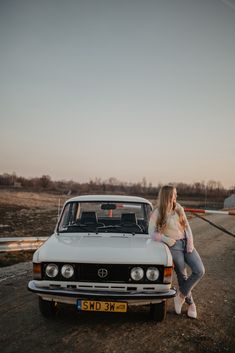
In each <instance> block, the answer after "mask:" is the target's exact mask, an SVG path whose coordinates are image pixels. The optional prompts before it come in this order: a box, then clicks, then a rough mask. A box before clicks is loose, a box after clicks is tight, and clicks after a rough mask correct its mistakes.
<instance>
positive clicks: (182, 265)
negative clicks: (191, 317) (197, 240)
mask: <svg viewBox="0 0 235 353" xmlns="http://www.w3.org/2000/svg"><path fill="white" fill-rule="evenodd" d="M177 243H178V242H177ZM174 248H175V249H174ZM170 250H171V254H172V258H173V261H174V265H175V272H176V275H177V279H178V283H179V289H180V292H181V293H182V294H183V295H184V296H185V297H186V298H187V300H186V302H187V303H188V304H192V303H193V299H192V295H191V290H192V289H193V288H194V287H195V285H196V284H197V283H198V282H199V281H200V279H201V278H202V277H203V275H204V273H205V268H204V266H203V263H202V260H201V258H200V256H199V254H198V252H197V251H196V249H194V250H193V252H192V253H185V252H184V249H183V244H182V247H181V246H180V243H178V244H177V246H176V247H172V248H170ZM186 263H187V264H188V266H189V267H190V269H191V271H192V273H191V275H190V276H189V277H188V276H187V271H186Z"/></svg>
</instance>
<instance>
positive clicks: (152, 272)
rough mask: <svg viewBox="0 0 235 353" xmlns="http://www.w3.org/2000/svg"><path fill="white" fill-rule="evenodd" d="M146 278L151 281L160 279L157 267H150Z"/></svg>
mask: <svg viewBox="0 0 235 353" xmlns="http://www.w3.org/2000/svg"><path fill="white" fill-rule="evenodd" d="M146 277H147V278H148V280H149V281H156V280H157V279H158V277H159V270H158V269H157V267H149V268H148V269H147V271H146Z"/></svg>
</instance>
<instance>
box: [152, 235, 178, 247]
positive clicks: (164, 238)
mask: <svg viewBox="0 0 235 353" xmlns="http://www.w3.org/2000/svg"><path fill="white" fill-rule="evenodd" d="M152 239H153V240H155V241H162V242H163V243H165V244H167V245H168V246H169V247H171V246H173V245H175V243H176V240H175V239H172V238H170V237H167V236H166V235H164V234H162V233H159V232H155V233H154V234H153V237H152Z"/></svg>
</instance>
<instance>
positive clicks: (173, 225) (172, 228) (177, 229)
mask: <svg viewBox="0 0 235 353" xmlns="http://www.w3.org/2000/svg"><path fill="white" fill-rule="evenodd" d="M176 208H177V211H178V212H179V213H181V214H182V215H183V217H184V218H185V222H186V228H185V230H184V229H183V228H182V226H181V224H180V223H179V215H178V213H177V212H175V211H173V212H170V213H169V214H168V215H167V220H166V227H165V229H164V234H161V233H159V232H157V230H156V222H157V218H158V209H157V208H156V209H155V210H154V211H153V212H152V214H151V217H150V220H149V228H148V232H149V235H150V236H151V238H152V239H153V240H156V241H163V242H165V243H166V244H167V245H169V246H171V245H170V244H171V243H174V242H171V241H168V239H169V238H170V239H174V240H179V239H183V238H184V237H185V235H186V238H187V252H192V251H193V249H194V245H193V234H192V230H191V228H190V225H189V222H188V220H187V217H186V215H185V212H184V209H183V207H182V206H181V205H180V204H178V203H177V204H176ZM170 239H169V240H170Z"/></svg>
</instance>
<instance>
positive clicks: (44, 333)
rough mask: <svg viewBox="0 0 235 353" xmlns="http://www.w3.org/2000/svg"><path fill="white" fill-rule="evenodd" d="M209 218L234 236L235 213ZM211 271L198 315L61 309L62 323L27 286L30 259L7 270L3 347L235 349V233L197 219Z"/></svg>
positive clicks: (101, 351) (136, 351) (197, 293)
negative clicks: (158, 316)
mask: <svg viewBox="0 0 235 353" xmlns="http://www.w3.org/2000/svg"><path fill="white" fill-rule="evenodd" d="M208 218H209V219H211V220H213V221H215V222H216V223H218V224H221V225H223V226H224V227H227V228H228V229H229V230H230V231H233V232H234V233H235V217H232V216H222V215H213V216H209V217H208ZM190 223H191V226H192V229H193V232H194V238H195V244H196V247H197V249H198V251H199V252H200V254H201V257H202V259H203V261H204V264H205V268H206V274H205V277H204V278H203V280H202V281H201V282H200V284H199V285H198V286H197V287H196V288H195V290H194V299H195V302H196V304H197V308H198V319H197V320H193V319H189V318H188V317H187V316H186V306H185V307H183V313H182V315H180V316H178V315H176V314H175V313H174V308H173V301H172V300H171V301H170V302H169V306H168V314H167V318H166V320H165V321H164V322H162V323H159V324H155V323H153V322H151V321H149V316H148V314H149V313H148V308H146V307H139V308H135V309H132V310H131V311H130V312H128V313H127V314H108V313H105V314H104V313H95V314H94V313H93V314H92V313H82V314H81V313H78V312H76V310H75V309H74V308H72V307H70V308H69V309H68V310H67V309H65V308H64V307H62V308H61V310H60V312H59V315H58V317H57V318H56V320H55V321H48V320H46V319H44V318H43V317H42V316H41V315H40V313H39V311H38V307H37V298H36V296H35V295H34V294H32V293H31V292H29V291H28V290H27V289H26V286H27V282H28V280H29V279H30V277H31V264H30V263H23V264H18V265H14V266H11V267H5V268H1V269H0V298H1V302H0V351H1V352H2V353H16V352H17V353H27V352H30V353H31V352H34V353H37V352H38V353H39V352H40V353H48V352H50V353H52V352H56V353H60V352H61V353H67V352H68V353H75V352H79V353H91V352H95V353H155V352H159V353H161V352H167V353H171V352H172V353H173V352H174V353H176V352H187V353H190V352H197V353H204V352H205V353H206V352H211V353H212V352H213V353H218V352H235V338H234V336H233V335H234V332H235V325H234V322H235V310H234V302H235V279H234V278H235V276H234V265H235V262H234V258H235V238H233V237H231V236H229V235H226V234H223V233H222V232H221V231H219V230H217V229H215V228H212V227H211V226H210V225H208V224H207V223H205V222H203V221H202V220H199V219H195V218H193V219H192V220H190Z"/></svg>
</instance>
